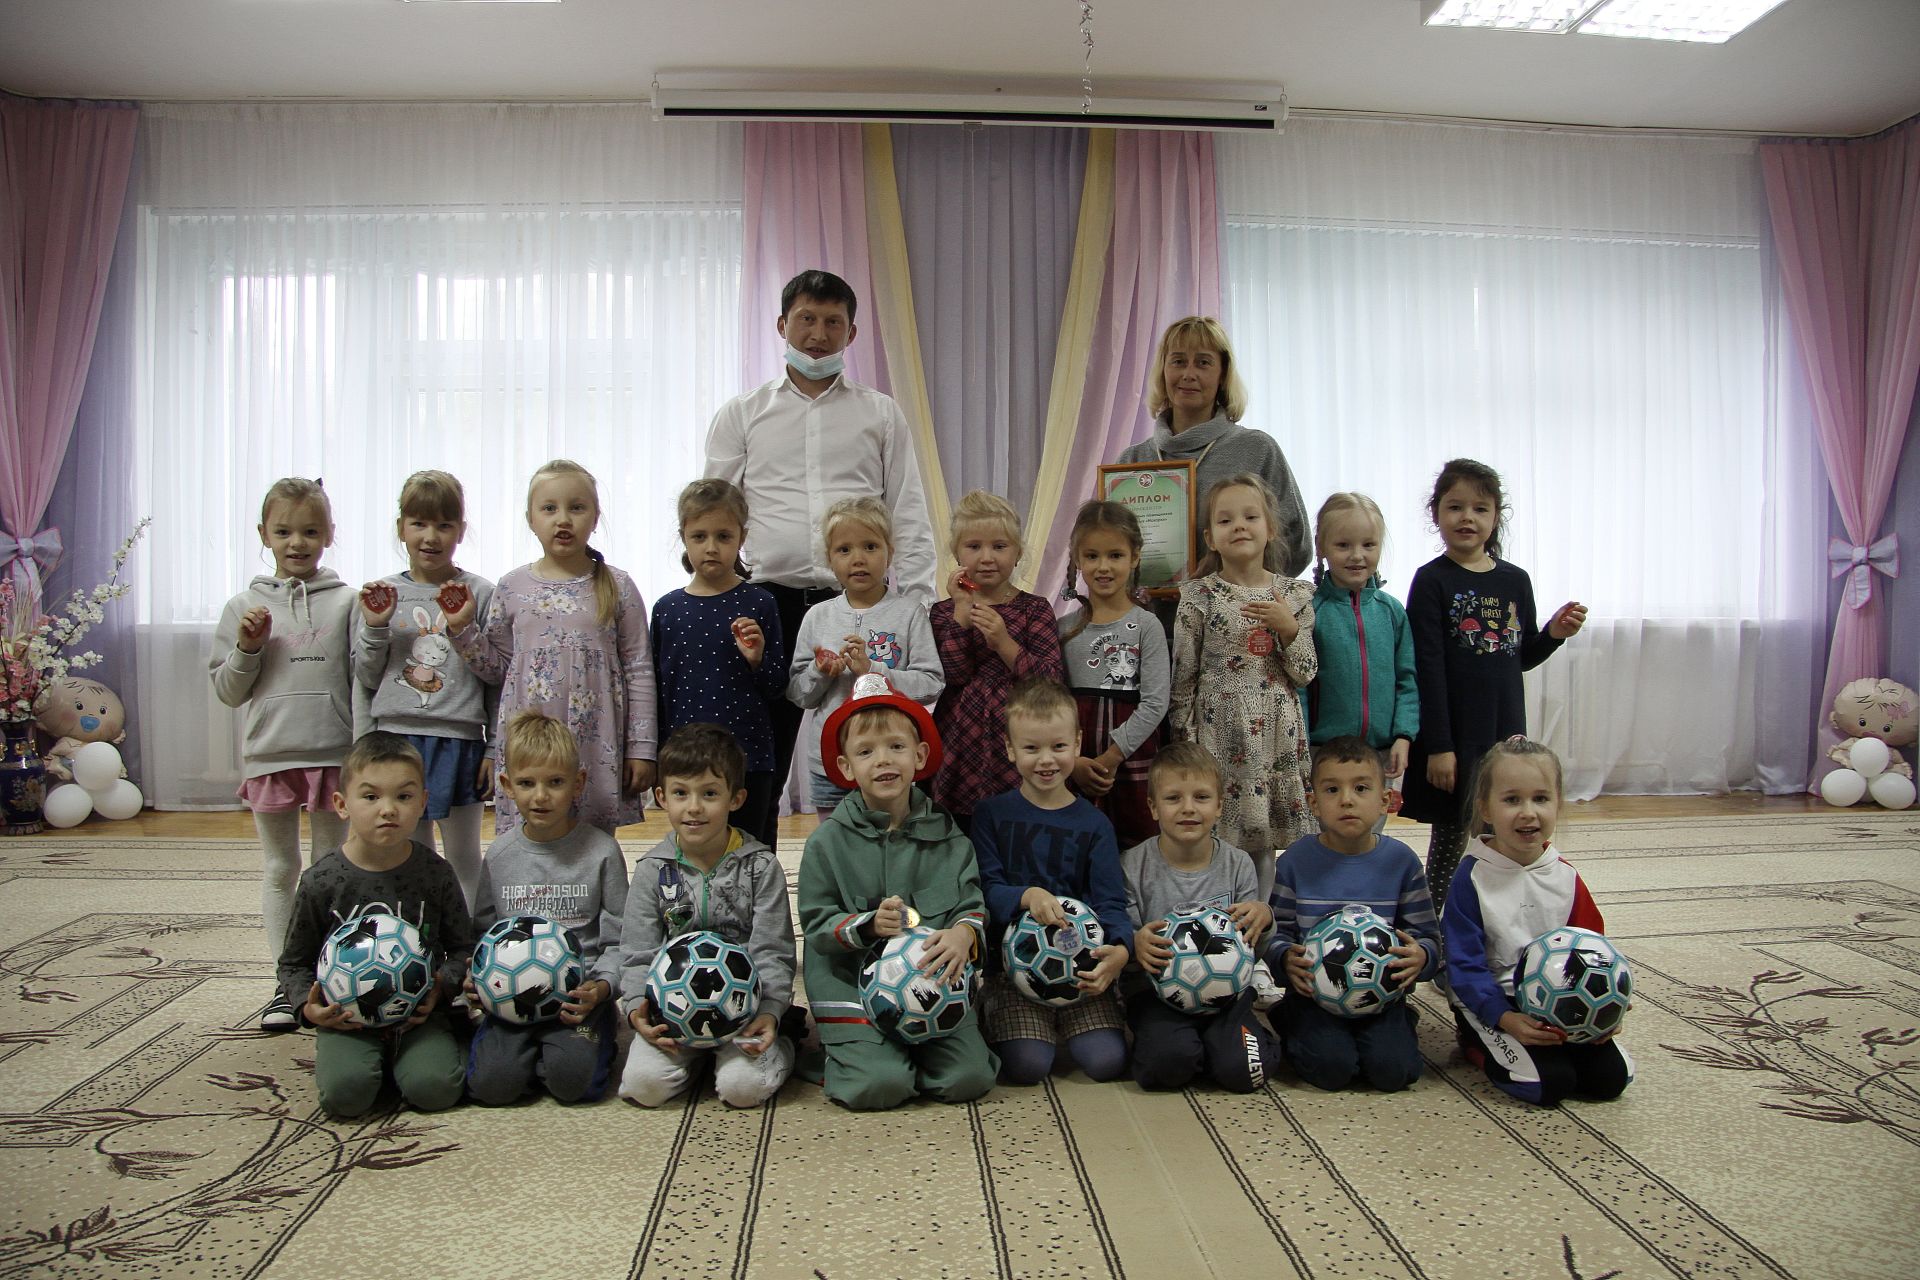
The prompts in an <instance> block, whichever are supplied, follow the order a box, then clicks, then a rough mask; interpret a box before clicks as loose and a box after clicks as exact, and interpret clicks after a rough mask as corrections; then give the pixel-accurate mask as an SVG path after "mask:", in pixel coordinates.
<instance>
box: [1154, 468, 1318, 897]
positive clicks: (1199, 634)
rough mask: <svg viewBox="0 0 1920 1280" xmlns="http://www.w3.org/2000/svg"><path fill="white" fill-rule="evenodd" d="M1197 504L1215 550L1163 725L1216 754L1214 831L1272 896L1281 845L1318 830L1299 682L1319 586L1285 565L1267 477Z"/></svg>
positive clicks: (1182, 621) (1188, 625)
mask: <svg viewBox="0 0 1920 1280" xmlns="http://www.w3.org/2000/svg"><path fill="white" fill-rule="evenodd" d="M1200 511H1201V526H1200V527H1201V534H1202V536H1203V537H1204V539H1205V540H1206V544H1207V553H1206V555H1205V556H1203V557H1202V558H1201V560H1200V564H1199V570H1200V574H1201V576H1200V577H1198V578H1196V579H1194V580H1192V581H1189V582H1183V583H1181V584H1180V607H1179V610H1178V612H1176V613H1175V615H1174V623H1173V705H1172V708H1171V710H1169V711H1168V713H1167V724H1168V726H1169V730H1170V732H1169V736H1170V737H1172V738H1173V739H1174V740H1175V741H1191V742H1198V743H1199V744H1200V745H1201V746H1203V747H1205V748H1206V749H1207V750H1209V751H1211V752H1212V753H1213V756H1214V758H1215V759H1216V760H1218V761H1219V762H1220V773H1221V792H1222V794H1221V806H1220V822H1219V826H1218V828H1217V830H1218V831H1219V834H1220V838H1221V839H1222V840H1225V841H1226V842H1227V843H1228V844H1231V845H1235V846H1237V847H1239V848H1242V849H1245V850H1246V851H1247V853H1248V854H1249V855H1251V856H1252V858H1253V867H1254V870H1255V871H1256V872H1257V873H1258V875H1259V878H1260V883H1259V893H1258V895H1257V900H1258V901H1261V902H1265V901H1266V900H1267V898H1268V896H1269V895H1270V894H1271V893H1272V892H1273V858H1274V850H1275V849H1276V848H1284V847H1286V846H1287V845H1289V844H1292V843H1293V842H1294V841H1295V840H1297V839H1299V838H1300V837H1301V836H1303V835H1307V834H1309V833H1310V832H1312V831H1314V830H1315V829H1316V826H1315V823H1314V821H1313V818H1312V817H1311V816H1310V815H1309V813H1308V811H1307V773H1308V748H1307V727H1306V721H1305V717H1303V716H1302V715H1301V713H1300V689H1301V686H1303V685H1305V684H1307V683H1309V682H1310V681H1311V680H1312V679H1313V677H1314V675H1315V674H1316V673H1317V672H1318V671H1319V669H1320V664H1319V659H1318V658H1317V657H1316V656H1315V654H1314V649H1313V585H1312V584H1311V583H1307V582H1301V581H1299V580H1298V579H1295V578H1289V577H1286V576H1285V575H1284V574H1282V573H1280V572H1279V569H1280V556H1281V553H1282V547H1281V544H1280V542H1279V540H1278V538H1277V536H1276V535H1277V531H1278V530H1279V528H1280V516H1279V504H1278V503H1277V502H1276V501H1275V499H1274V496H1273V490H1271V489H1269V488H1268V487H1267V483H1266V481H1264V480H1262V479H1261V478H1260V477H1259V476H1256V475H1253V474H1251V473H1244V474H1241V475H1236V476H1229V477H1228V478H1227V479H1225V480H1222V481H1221V482H1220V483H1218V484H1216V485H1214V486H1213V487H1212V488H1211V489H1209V490H1208V491H1207V494H1206V497H1205V499H1204V500H1203V501H1202V503H1201V507H1200Z"/></svg>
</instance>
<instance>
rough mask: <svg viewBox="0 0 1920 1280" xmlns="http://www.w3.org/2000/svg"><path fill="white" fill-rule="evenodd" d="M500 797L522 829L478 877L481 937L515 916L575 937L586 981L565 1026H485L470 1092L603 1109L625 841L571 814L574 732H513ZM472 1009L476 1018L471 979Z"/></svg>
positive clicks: (576, 777)
mask: <svg viewBox="0 0 1920 1280" xmlns="http://www.w3.org/2000/svg"><path fill="white" fill-rule="evenodd" d="M506 738H507V740H506V766H505V768H503V769H502V770H501V771H500V780H499V784H498V785H499V787H500V790H501V791H502V792H504V793H506V794H507V795H509V796H511V797H512V798H513V802H514V804H515V805H517V806H518V807H519V809H520V817H521V822H520V825H519V826H517V827H515V828H514V829H513V830H512V831H510V832H508V833H507V834H506V835H504V836H501V837H500V838H499V839H498V840H495V841H494V842H493V845H492V846H491V847H490V848H489V849H488V850H487V856H486V860H485V861H484V862H482V863H481V866H480V886H479V888H478V889H477V890H476V892H475V896H474V927H475V931H476V933H484V932H485V931H486V930H487V929H489V928H491V927H492V926H493V924H494V923H495V922H496V921H498V920H502V919H508V918H511V917H514V916H541V917H544V918H546V919H548V920H551V921H553V922H554V923H555V924H557V925H560V926H561V927H562V928H565V929H567V930H568V931H570V932H571V933H572V934H573V936H574V940H575V941H576V942H577V943H578V944H579V948H580V959H581V960H582V961H583V962H584V963H585V965H586V967H587V976H586V978H585V979H584V980H583V981H582V982H581V983H580V985H579V986H577V987H575V988H574V989H573V990H571V991H569V992H567V996H568V1001H567V1003H566V1004H564V1005H562V1006H561V1007H560V1017H559V1019H558V1020H557V1021H552V1022H539V1023H531V1024H527V1025H519V1024H515V1023H511V1022H505V1021H502V1020H501V1019H499V1018H494V1017H487V1018H485V1019H484V1021H482V1023H481V1024H480V1027H479V1029H478V1030H476V1031H475V1032H474V1036H473V1045H472V1047H471V1048H470V1049H469V1050H468V1053H467V1092H468V1093H469V1094H471V1095H472V1096H473V1099H474V1101H476V1102H482V1103H486V1104H487V1105H489V1106H501V1105H505V1104H507V1103H510V1102H516V1101H518V1100H519V1099H520V1098H521V1097H522V1096H523V1095H525V1094H526V1093H527V1092H529V1091H530V1090H532V1089H533V1088H535V1087H536V1086H542V1085H543V1086H545V1088H546V1090H547V1092H548V1093H551V1094H552V1095H553V1096H554V1097H555V1098H556V1099H558V1100H559V1101H561V1102H597V1101H599V1099H600V1097H601V1095H602V1094H604V1093H605V1092H606V1089H607V1076H608V1074H609V1072H610V1071H611V1070H612V1067H613V1055H614V1050H615V1048H616V1038H615V1032H616V1027H615V1025H614V1021H613V1009H614V1005H613V995H614V983H615V982H616V981H617V979H618V977H619V973H620V922H621V918H622V916H623V915H624V914H625V911H626V905H627V862H626V856H625V855H624V854H623V853H622V852H621V851H620V845H619V842H618V841H616V840H615V839H614V838H613V837H612V836H610V835H608V834H607V833H606V832H604V831H602V830H601V829H600V828H598V827H596V826H594V825H592V824H591V823H586V822H581V821H579V820H578V819H577V818H576V817H575V816H574V812H573V808H574V801H575V800H576V799H577V798H578V796H579V794H580V791H581V788H582V787H584V786H585V785H586V771H585V770H583V769H582V768H581V767H580V748H579V745H578V744H577V743H576V742H575V741H574V739H573V735H572V734H571V733H569V732H568V731H567V727H566V726H565V725H563V724H561V723H560V722H559V721H558V720H555V719H554V718H553V717H551V716H547V715H543V714H542V713H540V712H538V711H522V712H520V713H519V714H518V715H516V716H514V717H513V719H512V720H509V721H508V722H507V735H506ZM467 999H468V1001H469V1003H470V1004H471V1005H472V1006H473V1007H474V1008H476V1009H478V1008H479V997H478V994H477V993H476V992H475V991H474V989H473V983H472V980H471V979H469V980H468V983H467Z"/></svg>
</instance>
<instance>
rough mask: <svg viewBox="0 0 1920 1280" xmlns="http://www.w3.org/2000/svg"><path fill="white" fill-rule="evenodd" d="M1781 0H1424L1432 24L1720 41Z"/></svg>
mask: <svg viewBox="0 0 1920 1280" xmlns="http://www.w3.org/2000/svg"><path fill="white" fill-rule="evenodd" d="M1783 3H1785V0H1423V5H1422V7H1423V12H1424V17H1425V22H1426V24H1427V25H1428V26H1430V27H1490V28H1497V29H1501V30H1507V31H1546V32H1551V33H1553V34H1556V35H1567V34H1573V35H1595V36H1630V37H1635V38H1638V39H1643V40H1691V41H1695V42H1701V43H1708V44H1722V43H1724V42H1726V41H1728V40H1730V39H1732V38H1733V37H1734V36H1736V35H1738V34H1740V32H1742V31H1744V30H1746V29H1747V28H1748V27H1750V26H1752V25H1753V24H1754V23H1755V22H1758V21H1759V20H1760V19H1761V18H1763V17H1765V16H1766V14H1767V13H1769V12H1770V11H1772V10H1773V9H1776V8H1778V7H1779V6H1780V5H1781V4H1783Z"/></svg>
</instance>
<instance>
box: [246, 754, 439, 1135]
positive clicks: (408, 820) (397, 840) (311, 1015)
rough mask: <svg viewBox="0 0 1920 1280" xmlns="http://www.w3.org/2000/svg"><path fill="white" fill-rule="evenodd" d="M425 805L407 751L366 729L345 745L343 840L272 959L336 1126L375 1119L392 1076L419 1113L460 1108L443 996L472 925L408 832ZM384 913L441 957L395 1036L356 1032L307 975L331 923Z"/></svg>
mask: <svg viewBox="0 0 1920 1280" xmlns="http://www.w3.org/2000/svg"><path fill="white" fill-rule="evenodd" d="M426 807H427V785H426V773H425V768H424V766H423V765H422V764H421V761H420V753H419V752H418V751H417V750H415V749H414V747H413V744H412V743H410V742H408V741H407V740H406V739H405V738H403V737H401V736H400V735H399V734H397V733H387V732H385V731H384V730H375V731H374V732H372V733H369V734H367V735H365V736H364V737H362V738H361V739H360V740H359V741H358V742H355V743H354V744H353V748H352V749H351V750H350V751H348V752H347V758H346V759H345V760H344V761H342V762H341V764H340V789H339V790H338V791H336V792H334V794H333V808H334V812H335V813H336V814H338V815H339V816H340V817H341V818H342V819H344V820H345V821H346V824H347V839H346V842H345V843H343V844H342V845H341V846H340V847H339V848H338V849H335V850H334V851H333V852H332V853H329V854H326V855H325V856H324V857H322V858H320V859H319V860H318V861H316V862H315V863H314V864H313V865H312V866H311V867H309V868H307V871H306V874H304V875H302V876H301V877H300V886H299V888H298V889H296V890H295V892H294V897H293V911H292V918H291V919H290V920H289V921H288V924H287V942H286V945H285V946H284V947H282V948H281V950H280V968H279V978H280V991H281V994H282V995H284V996H285V997H286V999H287V1002H288V1003H289V1004H291V1005H292V1006H294V1007H295V1008H297V1009H298V1010H299V1011H300V1019H301V1021H302V1022H303V1023H304V1024H305V1025H307V1026H310V1027H312V1028H314V1037H313V1083H314V1087H315V1088H316V1089H317V1090H318V1091H319V1094H320V1105H321V1107H322V1108H324V1109H325V1110H326V1112H327V1114H328V1115H330V1116H332V1117H333V1118H334V1119H336V1120H351V1119H353V1118H354V1117H355V1116H362V1115H365V1114H366V1113H367V1112H368V1111H370V1110H372V1108H373V1104H374V1102H375V1101H376V1100H377V1099H378V1098H379V1096H380V1086H381V1085H382V1083H384V1081H385V1079H386V1077H387V1073H388V1071H389V1070H391V1072H392V1074H393V1080H394V1083H395V1084H396V1085H398V1086H399V1089H400V1096H401V1097H403V1098H405V1099H406V1100H407V1102H408V1103H409V1104H411V1105H412V1106H413V1107H415V1108H416V1109H417V1110H420V1111H441V1110H444V1109H445V1108H447V1107H450V1106H452V1105H453V1104H454V1103H456V1102H458V1101H460V1089H461V1086H462V1084H463V1083H464V1082H465V1079H466V1076H465V1073H464V1072H463V1071H462V1070H461V1068H460V1047H459V1046H458V1045H457V1044H455V1043H454V1039H453V1027H452V1025H451V1024H449V1022H448V1021H447V1015H446V1012H445V1011H444V1010H443V1009H441V1008H440V1007H439V1006H440V1000H441V998H442V997H443V996H447V997H451V996H452V995H453V994H454V993H456V992H458V991H459V990H460V979H461V977H462V976H463V975H464V974H465V973H466V966H467V956H468V955H469V954H470V953H471V952H472V951H473V920H472V918H471V917H469V916H468V915H467V900H466V897H465V896H464V895H463V894H462V893H461V892H460V881H459V880H458V879H457V878H455V876H454V873H453V868H452V867H450V866H448V865H447V864H446V862H445V861H443V860H442V859H441V858H440V856H439V855H438V854H436V853H434V851H433V850H431V849H429V848H427V847H426V846H425V845H423V844H417V843H415V842H414V840H413V830H414V827H415V826H416V825H418V824H419V821H420V815H421V814H422V813H424V812H425V811H426ZM374 911H379V912H385V913H387V914H389V915H394V916H398V917H400V918H401V919H402V920H405V921H406V922H407V923H408V924H411V925H412V926H413V927H414V928H415V929H417V930H419V932H420V941H421V943H422V944H423V945H424V946H425V947H426V949H427V952H428V953H429V954H431V955H434V956H437V957H439V970H438V975H437V981H436V982H435V983H434V984H433V986H432V987H430V988H429V989H428V991H427V994H426V996H425V998H424V999H422V1000H421V1001H420V1003H419V1005H418V1006H416V1007H415V1009H414V1011H413V1016H412V1017H410V1018H408V1019H407V1021H406V1022H405V1023H404V1024H402V1025H400V1026H397V1027H391V1028H370V1027H363V1026H361V1025H360V1024H359V1022H358V1021H357V1020H356V1019H355V1018H354V1016H353V1013H352V1011H351V1010H350V1009H349V1008H348V1007H347V1006H346V1005H343V1004H334V1003H331V1002H330V1001H329V1000H328V999H327V997H326V995H325V993H324V992H322V991H321V989H320V982H319V979H318V975H317V973H316V972H315V970H316V966H317V965H318V963H319V959H320V950H321V947H322V946H323V945H324V944H325V943H326V940H327V936H328V934H330V933H331V932H332V931H333V929H334V927H335V926H336V925H339V924H340V923H341V922H343V921H347V920H353V919H356V918H358V917H359V916H362V915H365V914H367V913H368V912H374Z"/></svg>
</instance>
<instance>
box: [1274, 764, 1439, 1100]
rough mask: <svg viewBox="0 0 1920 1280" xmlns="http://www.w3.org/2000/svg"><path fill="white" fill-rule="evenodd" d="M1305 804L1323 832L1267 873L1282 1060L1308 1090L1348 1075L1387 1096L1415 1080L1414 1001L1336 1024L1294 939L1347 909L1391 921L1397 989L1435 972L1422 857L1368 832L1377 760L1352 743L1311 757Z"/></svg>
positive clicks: (1381, 786) (1376, 813)
mask: <svg viewBox="0 0 1920 1280" xmlns="http://www.w3.org/2000/svg"><path fill="white" fill-rule="evenodd" d="M1309 804H1310V805H1311V806H1312V808H1313V813H1314V816H1315V817H1316V818H1318V819H1319V820H1320V834H1319V835H1316V836H1304V837H1302V838H1301V839H1299V840H1296V841H1294V842H1293V843H1292V844H1291V845H1289V846H1288V847H1287V850H1286V852H1285V853H1283V854H1281V855H1280V859H1279V861H1278V862H1277V863H1276V864H1275V866H1274V882H1273V941H1272V942H1270V943H1269V944H1268V946H1267V963H1268V964H1269V965H1270V966H1271V967H1272V968H1273V969H1275V970H1276V971H1278V970H1282V969H1284V971H1285V973H1286V976H1287V985H1288V986H1289V987H1290V988H1291V990H1290V991H1289V992H1288V994H1287V998H1286V999H1285V1000H1284V1001H1282V1002H1281V1005H1280V1009H1279V1011H1278V1012H1279V1018H1278V1019H1277V1021H1278V1025H1279V1028H1280V1031H1281V1035H1282V1036H1283V1037H1284V1039H1285V1043H1286V1054H1287V1061H1288V1062H1290V1063H1291V1064H1292V1065H1293V1069H1294V1071H1295V1073H1296V1074H1298V1075H1299V1077H1300V1078H1301V1079H1302V1080H1305V1081H1306V1082H1307V1083H1308V1084H1311V1085H1315V1086H1317V1087H1319V1088H1322V1089H1330V1090H1331V1089H1344V1088H1346V1087H1347V1085H1348V1084H1350V1083H1352V1081H1353V1080H1354V1078H1355V1077H1356V1076H1358V1077H1360V1078H1362V1079H1364V1080H1365V1081H1366V1082H1367V1083H1369V1084H1371V1085H1373V1086H1374V1087H1375V1088H1376V1089H1380V1090H1382V1091H1384V1092H1389V1093H1391V1092H1393V1091H1395V1090H1399V1089H1404V1088H1406V1087H1407V1086H1408V1085H1410V1084H1412V1083H1413V1082H1414V1081H1415V1080H1418V1079H1419V1078H1420V1070H1421V1061H1420V1046H1419V1044H1418V1042H1417V1041H1416V1039H1415V1037H1414V1030H1413V1026H1414V1018H1415V1014H1414V1010H1413V1005H1412V1004H1411V1003H1410V1002H1409V1001H1406V1000H1396V1001H1394V1002H1393V1003H1392V1004H1390V1005H1388V1006H1387V1007H1386V1008H1385V1009H1383V1010H1381V1011H1380V1012H1379V1013H1377V1014H1371V1015H1369V1016H1366V1017H1360V1018H1342V1017H1340V1016H1338V1015H1337V1014H1333V1013H1329V1012H1327V1011H1326V1010H1325V1009H1322V1008H1321V1007H1320V1006H1319V1005H1318V1004H1316V1003H1314V999H1313V988H1312V985H1311V980H1310V978H1309V970H1308V966H1307V953H1306V948H1305V947H1303V946H1301V945H1300V939H1301V938H1303V937H1305V936H1306V934H1307V931H1308V930H1310V929H1312V928H1313V926H1314V925H1315V924H1317V923H1318V922H1319V921H1320V920H1321V919H1322V918H1323V917H1325V916H1329V915H1332V914H1334V913H1335V912H1337V911H1339V910H1340V908H1341V907H1343V906H1346V905H1347V904H1349V903H1356V904H1358V905H1361V906H1364V907H1368V908H1370V909H1371V910H1372V911H1373V912H1374V913H1375V914H1377V915H1378V916H1380V918H1381V919H1383V920H1388V921H1391V922H1392V924H1393V927H1394V931H1395V933H1396V935H1397V936H1398V937H1399V945H1398V946H1396V947H1394V949H1393V956H1394V958H1393V959H1392V960H1391V961H1390V962H1389V963H1388V966H1387V972H1388V974H1389V976H1390V977H1391V979H1392V981H1393V982H1394V984H1395V985H1396V986H1398V987H1399V988H1400V989H1401V990H1403V991H1411V990H1413V986H1414V984H1415V983H1416V982H1419V981H1421V980H1422V979H1430V978H1432V977H1433V976H1434V975H1435V974H1436V973H1437V972H1438V971H1439V968H1440V932H1439V924H1438V921H1437V920H1436V918H1435V915H1434V910H1433V898H1432V896H1431V895H1430V894H1429V893H1428V892H1427V878H1426V875H1425V873H1424V872H1422V871H1421V869H1420V858H1419V855H1417V854H1415V853H1414V851H1413V850H1412V849H1410V848H1408V847H1407V846H1406V845H1404V844H1402V843H1401V842H1400V841H1398V840H1395V839H1394V838H1393V837H1392V836H1388V835H1376V834H1374V824H1375V823H1376V822H1377V821H1379V819H1380V818H1381V816H1382V815H1383V814H1385V812H1386V776H1385V768H1384V765H1383V763H1382V761H1381V759H1380V753H1379V752H1378V751H1376V750H1374V749H1373V748H1372V747H1370V746H1368V745H1367V744H1366V742H1365V741H1364V740H1362V739H1360V738H1357V737H1342V738H1335V739H1333V740H1332V741H1330V742H1326V743H1323V744H1321V746H1320V747H1319V748H1318V750H1316V751H1315V752H1314V756H1313V773H1312V775H1311V779H1310V796H1309Z"/></svg>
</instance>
